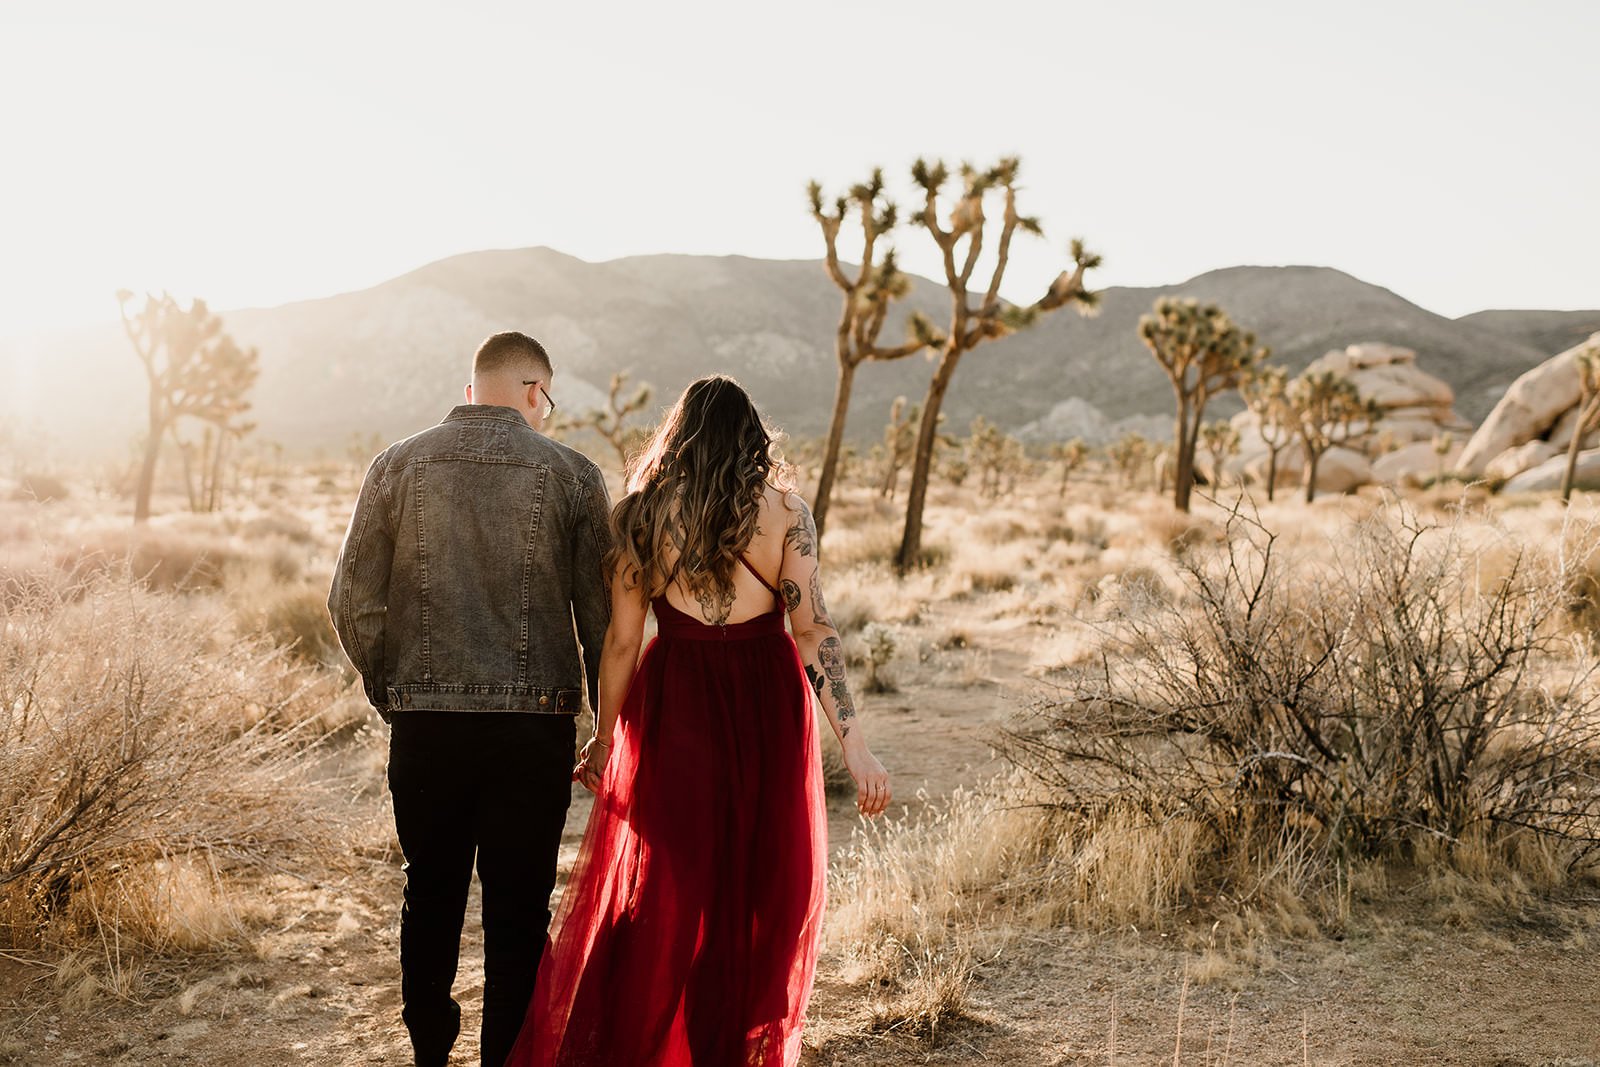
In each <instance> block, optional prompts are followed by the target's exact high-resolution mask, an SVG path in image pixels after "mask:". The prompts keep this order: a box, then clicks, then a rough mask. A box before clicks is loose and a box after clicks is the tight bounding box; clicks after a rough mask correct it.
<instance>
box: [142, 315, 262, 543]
mask: <svg viewBox="0 0 1600 1067" xmlns="http://www.w3.org/2000/svg"><path fill="white" fill-rule="evenodd" d="M132 299H133V294H132V293H131V292H129V291H128V290H126V289H122V290H118V292H117V306H118V308H119V310H120V312H121V315H122V329H123V332H124V333H126V334H127V335H128V340H129V341H130V342H131V343H132V344H133V350H134V353H135V354H136V355H137V356H138V357H139V362H140V363H141V364H142V365H143V366H144V373H145V379H146V381H147V382H148V384H149V387H150V394H149V418H150V430H149V434H148V435H147V436H146V438H145V445H144V459H143V462H142V463H141V464H140V467H139V481H138V487H137V489H136V491H135V494H134V505H133V521H134V522H143V521H144V520H146V519H148V518H149V517H150V494H151V491H152V489H153V487H154V486H155V477H156V462H157V460H158V459H159V458H160V455H161V440H162V438H163V437H164V436H165V435H166V434H168V433H169V432H171V431H172V430H173V429H174V427H176V426H177V423H178V420H179V419H181V418H183V417H184V416H190V417H193V418H197V419H201V420H203V421H205V422H209V423H211V424H212V425H213V426H216V427H218V429H219V436H220V435H221V434H223V433H240V432H243V429H244V428H243V427H241V426H240V425H239V423H238V419H239V416H241V415H242V414H243V413H244V412H246V411H248V410H249V408H250V402H249V400H248V399H246V396H247V394H248V393H249V391H250V388H251V386H253V385H254V384H255V381H256V377H257V376H258V375H259V374H260V368H259V366H258V363H257V356H256V350H255V349H253V348H250V349H244V348H240V347H239V345H238V344H237V343H236V342H235V341H234V339H233V338H232V337H230V336H228V335H227V334H226V333H223V332H222V320H221V319H220V318H218V317H217V316H216V315H213V314H212V313H211V310H210V309H209V308H207V307H206V304H205V301H203V300H195V301H193V302H191V303H190V305H189V306H188V307H187V308H184V307H181V306H180V305H179V304H178V302H177V301H176V300H174V299H173V298H172V297H171V296H169V295H167V294H166V293H163V294H161V296H159V297H157V296H152V295H147V296H146V297H145V302H144V308H143V309H142V310H139V311H133V312H130V311H129V308H128V302H129V301H131V300H132Z"/></svg>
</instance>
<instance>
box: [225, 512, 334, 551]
mask: <svg viewBox="0 0 1600 1067" xmlns="http://www.w3.org/2000/svg"><path fill="white" fill-rule="evenodd" d="M239 532H240V533H241V534H242V535H244V536H245V537H247V538H249V539H251V540H257V539H261V538H268V537H281V538H283V539H284V540H285V541H289V542H291V543H293V544H297V545H308V544H311V543H312V542H313V541H315V540H316V532H315V531H314V530H313V529H312V528H311V524H310V523H309V522H307V521H306V520H305V519H304V518H303V517H302V516H300V515H296V514H294V513H293V512H288V511H268V512H263V513H262V514H260V515H256V516H253V517H251V518H249V519H246V520H245V521H244V523H243V524H242V525H241V527H240V529H239Z"/></svg>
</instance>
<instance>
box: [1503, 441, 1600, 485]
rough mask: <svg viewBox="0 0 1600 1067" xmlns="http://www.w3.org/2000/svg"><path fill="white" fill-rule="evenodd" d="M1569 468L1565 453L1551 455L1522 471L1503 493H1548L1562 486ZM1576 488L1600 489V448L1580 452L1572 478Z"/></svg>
mask: <svg viewBox="0 0 1600 1067" xmlns="http://www.w3.org/2000/svg"><path fill="white" fill-rule="evenodd" d="M1566 469H1567V457H1566V454H1565V453H1562V454H1561V455H1558V456H1551V457H1550V458H1549V459H1547V460H1545V461H1544V462H1543V463H1540V464H1539V465H1538V466H1536V467H1531V468H1529V469H1528V470H1525V471H1522V472H1521V473H1520V474H1518V475H1517V476H1516V477H1514V478H1512V479H1511V480H1510V481H1508V482H1506V484H1505V485H1504V486H1503V487H1502V488H1501V490H1500V491H1501V492H1502V493H1548V492H1553V491H1555V490H1557V489H1560V488H1561V476H1562V474H1564V473H1565V472H1566ZM1572 487H1573V488H1574V489H1600V448H1591V449H1590V450H1589V451H1587V452H1579V453H1578V468H1577V470H1576V472H1575V473H1574V476H1573V479H1572Z"/></svg>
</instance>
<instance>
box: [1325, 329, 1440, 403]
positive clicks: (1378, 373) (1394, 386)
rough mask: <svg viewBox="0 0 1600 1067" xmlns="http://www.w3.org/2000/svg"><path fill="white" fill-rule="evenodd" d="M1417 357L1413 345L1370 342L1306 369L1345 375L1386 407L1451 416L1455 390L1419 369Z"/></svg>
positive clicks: (1351, 346)
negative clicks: (1405, 346) (1407, 346)
mask: <svg viewBox="0 0 1600 1067" xmlns="http://www.w3.org/2000/svg"><path fill="white" fill-rule="evenodd" d="M1416 360H1417V354H1416V353H1415V352H1413V351H1412V350H1411V349H1409V348H1401V347H1400V346H1398V345H1385V344H1377V343H1373V342H1369V343H1367V344H1359V345H1350V346H1349V347H1348V348H1346V349H1344V350H1343V351H1337V350H1336V351H1333V352H1329V353H1328V354H1327V355H1325V356H1322V357H1321V358H1320V359H1316V360H1313V361H1312V363H1311V365H1310V366H1309V367H1307V368H1306V372H1307V373H1312V372H1316V371H1333V372H1334V373H1336V374H1342V375H1344V376H1345V377H1346V378H1349V379H1350V380H1351V381H1352V382H1354V383H1355V386H1356V388H1357V389H1358V390H1359V391H1360V393H1361V396H1362V398H1363V399H1365V400H1373V401H1376V402H1377V403H1378V405H1379V406H1380V407H1383V408H1386V409H1395V408H1423V409H1428V410H1436V411H1438V412H1439V413H1440V414H1441V415H1443V416H1447V417H1448V416H1449V415H1451V410H1450V409H1451V405H1453V404H1454V403H1455V402H1456V394H1455V390H1453V389H1451V388H1450V386H1449V384H1448V383H1447V382H1445V381H1443V380H1442V379H1439V378H1435V377H1434V376H1433V375H1431V374H1428V373H1427V372H1426V371H1422V370H1419V369H1418V368H1417V365H1416Z"/></svg>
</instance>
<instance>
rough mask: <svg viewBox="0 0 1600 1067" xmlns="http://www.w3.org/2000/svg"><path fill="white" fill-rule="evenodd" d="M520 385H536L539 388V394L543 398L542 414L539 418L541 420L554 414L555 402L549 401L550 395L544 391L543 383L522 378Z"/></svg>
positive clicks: (533, 379) (535, 379)
mask: <svg viewBox="0 0 1600 1067" xmlns="http://www.w3.org/2000/svg"><path fill="white" fill-rule="evenodd" d="M522 384H523V385H537V386H538V387H539V393H540V394H541V395H542V396H543V397H544V413H543V415H541V416H540V417H541V418H546V419H548V418H549V417H550V416H551V415H554V414H555V413H556V402H555V401H554V400H551V399H550V394H549V393H548V392H546V391H545V388H544V383H543V382H541V381H539V379H537V378H532V379H528V378H524V379H523V380H522Z"/></svg>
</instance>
